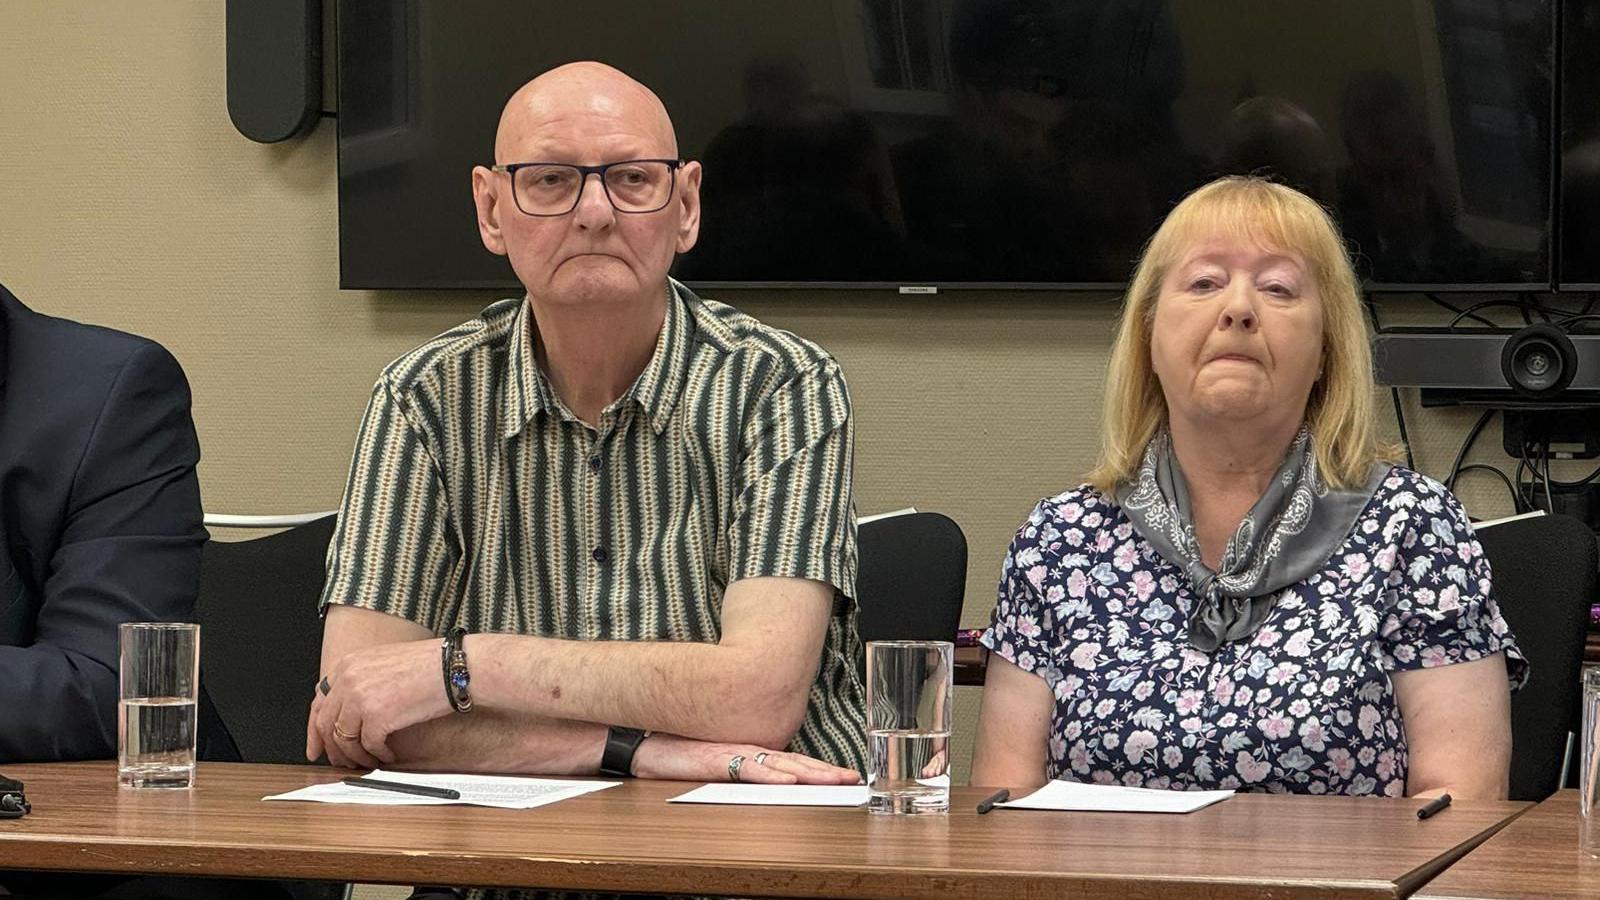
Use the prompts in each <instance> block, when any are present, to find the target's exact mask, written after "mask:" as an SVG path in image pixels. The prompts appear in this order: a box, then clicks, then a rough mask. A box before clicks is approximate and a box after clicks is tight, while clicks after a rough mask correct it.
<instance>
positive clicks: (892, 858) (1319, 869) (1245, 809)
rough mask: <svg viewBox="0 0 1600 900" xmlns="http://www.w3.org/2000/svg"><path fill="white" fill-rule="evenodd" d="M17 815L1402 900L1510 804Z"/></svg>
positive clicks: (221, 780) (100, 774)
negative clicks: (1423, 810) (911, 812)
mask: <svg viewBox="0 0 1600 900" xmlns="http://www.w3.org/2000/svg"><path fill="white" fill-rule="evenodd" d="M5 773H6V774H7V775H9V776H11V777H13V778H20V779H22V780H23V781H24V782H26V783H27V792H28V797H29V799H30V800H31V801H32V802H33V805H34V812H33V814H32V815H29V816H27V817H26V818H23V819H18V820H13V821H0V867H6V868H22V869H46V870H70V871H83V872H138V873H151V874H165V875H218V876H245V877H278V878H296V879H322V880H337V881H361V882H381V883H391V884H411V883H415V882H425V883H446V884H474V885H491V886H506V887H511V886H540V887H549V888H566V889H589V890H602V891H629V890H633V891H643V890H651V891H662V892H669V893H671V892H685V893H686V892H698V893H714V894H734V895H742V896H774V897H882V898H899V897H926V896H935V895H937V896H940V897H972V898H979V897H981V898H984V900H992V898H995V897H1019V898H1042V897H1061V896H1072V897H1079V898H1089V900H1094V898H1113V897H1115V898H1126V897H1138V898H1141V900H1152V898H1179V897H1182V898H1199V900H1208V898H1222V897H1257V898H1265V897H1274V898H1283V897H1300V896H1304V897H1318V898H1324V900H1334V898H1346V897H1349V898H1357V897H1403V896H1406V895H1408V894H1410V893H1411V892H1412V891H1414V890H1415V889H1416V888H1417V887H1418V886H1420V885H1421V884H1423V883H1424V882H1426V881H1427V880H1428V879H1429V878H1430V877H1432V876H1433V875H1434V874H1435V873H1437V871H1438V870H1439V869H1440V868H1441V867H1443V866H1445V865H1447V864H1449V863H1450V862H1451V861H1452V860H1454V859H1456V858H1457V857H1459V856H1460V855H1461V854H1463V853H1465V852H1466V851H1467V850H1468V849H1470V848H1471V847H1473V846H1475V845H1476V844H1477V843H1479V842H1480V841H1482V840H1484V839H1485V838H1486V837H1487V836H1488V835H1489V834H1491V833H1493V832H1494V830H1495V829H1497V828H1499V827H1500V826H1501V825H1502V824H1503V823H1505V822H1506V821H1507V820H1509V819H1511V818H1513V817H1514V816H1516V815H1517V814H1518V813H1520V812H1522V811H1523V810H1525V809H1526V808H1527V807H1528V804H1525V803H1459V804H1457V805H1456V806H1455V807H1454V808H1453V809H1451V810H1450V811H1449V812H1448V813H1446V814H1443V815H1439V816H1435V817H1434V818H1432V819H1430V820H1428V821H1426V822H1419V821H1418V820H1417V818H1416V816H1415V815H1414V813H1413V811H1414V810H1415V809H1416V808H1417V807H1418V806H1419V805H1420V801H1412V800H1374V799H1358V798H1344V797H1271V796H1260V795H1243V796H1239V797H1235V798H1233V799H1231V800H1228V801H1225V802H1223V803H1219V804H1216V805H1214V806H1211V807H1208V808H1206V809H1204V810H1201V811H1199V812H1196V813H1193V814H1190V815H1186V816H1161V815H1127V814H1086V813H1052V812H1030V811H1019V810H1001V811H997V812H994V813H991V814H989V815H986V816H978V815H976V814H975V812H974V806H975V805H976V803H977V801H978V799H980V798H981V797H982V796H983V795H984V794H985V793H986V792H985V791H982V790H979V789H975V788H957V789H955V791H954V792H953V804H952V811H951V813H950V814H949V815H948V816H937V817H919V818H887V817H880V816H872V815H869V814H867V813H866V812H864V811H862V810H859V809H803V808H778V807H768V808H755V807H716V806H685V805H676V804H674V805H668V804H667V803H665V802H664V801H665V800H666V799H667V798H668V797H671V796H675V795H676V794H679V793H682V792H683V791H684V790H686V789H687V787H688V786H687V785H684V784H681V783H670V782H649V781H630V782H628V783H627V784H625V785H623V786H622V787H617V788H611V789H608V790H604V791H600V792H598V793H595V794H590V795H588V796H585V797H582V798H579V799H576V800H569V801H566V802H562V803H557V804H554V805H551V806H545V807H541V808H539V809H533V810H522V811H513V810H499V809H485V808H476V807H443V806H434V807H376V806H333V805H325V804H317V803H283V802H274V803H263V802H261V801H260V798H261V797H263V796H265V795H267V794H271V793H278V792H281V791H285V790H291V789H294V788H298V787H301V786H304V785H307V784H313V783H318V782H323V781H329V780H333V779H335V778H337V777H338V773H336V772H334V771H332V770H329V769H321V768H310V767H299V766H247V765H228V764H222V763H217V764H205V763H202V764H201V767H200V773H199V779H198V786H197V787H196V788H195V789H194V790H193V791H190V792H146V791H125V790H119V789H118V788H117V787H116V784H115V777H114V773H113V766H112V764H111V763H108V762H93V763H56V764H49V765H20V766H7V767H6V768H5Z"/></svg>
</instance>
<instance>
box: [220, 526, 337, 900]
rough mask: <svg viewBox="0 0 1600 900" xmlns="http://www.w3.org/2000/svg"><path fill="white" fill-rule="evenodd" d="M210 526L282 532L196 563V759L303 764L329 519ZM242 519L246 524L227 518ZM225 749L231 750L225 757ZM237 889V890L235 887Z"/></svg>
mask: <svg viewBox="0 0 1600 900" xmlns="http://www.w3.org/2000/svg"><path fill="white" fill-rule="evenodd" d="M221 518H222V517H217V516H207V517H206V524H207V525H210V526H217V525H225V526H232V527H277V526H281V525H287V524H293V522H294V521H297V520H299V521H302V522H303V524H298V525H295V526H294V527H292V528H290V529H289V530H287V531H282V532H279V533H277V534H273V535H268V536H267V537H262V538H255V539H254V540H248V541H217V540H211V541H207V542H206V545H205V550H204V552H203V555H202V556H201V558H200V599H199V603H198V604H197V612H198V615H199V622H200V635H201V637H200V669H201V679H200V680H201V687H202V690H203V694H204V695H205V697H208V698H209V700H210V703H211V704H212V706H213V707H214V716H215V719H214V720H213V721H211V722H210V723H208V722H207V718H208V714H207V711H206V710H205V709H204V706H202V709H201V721H200V723H199V729H198V730H199V735H198V737H199V740H200V742H201V743H202V745H203V746H204V747H207V748H208V749H207V750H206V751H205V752H202V753H201V758H202V759H212V760H223V761H238V762H251V763H295V764H300V765H305V764H306V757H305V734H306V710H307V709H309V708H310V704H311V692H312V690H313V687H314V685H315V684H316V680H317V673H318V671H319V670H320V668H321V659H320V657H321V653H322V618H321V617H320V616H319V615H318V614H317V601H318V599H319V598H320V597H321V595H322V579H323V575H324V566H325V561H326V555H327V552H328V542H329V541H330V540H331V539H332V537H333V525H334V520H335V517H334V516H333V515H331V514H325V515H320V516H318V517H316V518H310V520H309V521H304V519H305V518H307V517H258V519H257V520H256V521H254V522H240V521H219V519H221ZM228 518H233V519H244V518H247V517H228ZM230 751H231V752H230ZM241 884H242V883H241ZM257 886H258V887H259V888H261V889H263V890H271V891H279V892H281V893H273V894H271V896H274V897H278V896H282V897H285V898H291V900H338V898H342V897H348V896H349V893H350V889H349V886H348V885H344V884H336V883H326V882H300V881H292V882H291V881H285V882H262V883H259V885H257Z"/></svg>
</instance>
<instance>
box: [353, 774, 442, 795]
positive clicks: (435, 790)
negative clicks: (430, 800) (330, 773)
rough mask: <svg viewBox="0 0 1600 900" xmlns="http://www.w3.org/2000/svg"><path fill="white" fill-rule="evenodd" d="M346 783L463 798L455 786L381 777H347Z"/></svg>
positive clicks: (376, 789)
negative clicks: (414, 782) (440, 785)
mask: <svg viewBox="0 0 1600 900" xmlns="http://www.w3.org/2000/svg"><path fill="white" fill-rule="evenodd" d="M344 783H345V784H348V785H350V786H352V787H364V788H372V789H373V790H375V791H394V792H395V793H396V794H416V795H417V796H418V797H437V798H438V799H440V800H460V799H461V792H460V791H458V790H456V789H455V788H441V787H429V786H428V785H425V784H406V783H404V782H400V781H384V780H382V779H379V778H346V779H345V780H344Z"/></svg>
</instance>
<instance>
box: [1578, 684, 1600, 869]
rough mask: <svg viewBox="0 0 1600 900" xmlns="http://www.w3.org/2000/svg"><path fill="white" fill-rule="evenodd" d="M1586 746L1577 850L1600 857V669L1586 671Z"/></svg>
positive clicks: (1580, 782) (1580, 796) (1579, 775)
mask: <svg viewBox="0 0 1600 900" xmlns="http://www.w3.org/2000/svg"><path fill="white" fill-rule="evenodd" d="M1582 727H1583V733H1582V735H1580V737H1581V738H1582V744H1583V755H1582V757H1581V761H1582V764H1583V768H1582V769H1580V770H1579V771H1578V808H1579V813H1580V815H1579V818H1578V847H1579V849H1581V850H1582V851H1583V852H1585V853H1587V854H1589V855H1590V856H1596V857H1600V668H1593V669H1584V670H1583V725H1582Z"/></svg>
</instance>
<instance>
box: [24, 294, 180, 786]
mask: <svg viewBox="0 0 1600 900" xmlns="http://www.w3.org/2000/svg"><path fill="white" fill-rule="evenodd" d="M199 460H200V444H199V441H198V439H197V438H196V437H195V430H194V421H193V419H192V418H191V417H190V414H189V385H188V382H187V381H186V380H185V379H184V375H183V370H182V369H181V368H180V367H179V366H178V362H177V360H175V359H173V357H172V354H170V353H168V352H167V351H166V350H165V349H163V348H162V347H161V346H160V345H159V344H157V343H155V342H154V341H150V340H146V339H145V338H141V337H136V336H134V335H130V334H124V333H122V332H119V331H113V330H111V329H109V328H98V327H95V326H92V325H82V324H79V323H77V322H71V321H68V320H66V319H58V318H53V317H51V316H46V315H41V314H39V313H36V312H34V311H32V310H30V309H29V308H28V307H26V306H24V305H23V304H22V302H21V301H20V300H18V299H17V298H16V297H15V296H13V295H12V294H11V292H10V291H7V290H6V289H5V288H4V287H0V710H4V715H3V716H0V719H3V721H4V727H0V764H5V763H9V762H24V761H47V760H63V759H94V758H108V757H111V756H114V755H115V754H116V750H117V739H116V726H117V696H118V689H117V625H118V624H119V623H122V622H134V621H192V620H193V619H192V616H193V614H194V604H195V592H196V589H197V586H198V582H199V571H200V550H201V547H202V545H203V544H204V543H205V540H206V531H205V528H204V527H203V526H202V524H201V511H200V485H199V482H198V480H197V479H196V477H195V464H196V463H197V462H199Z"/></svg>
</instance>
